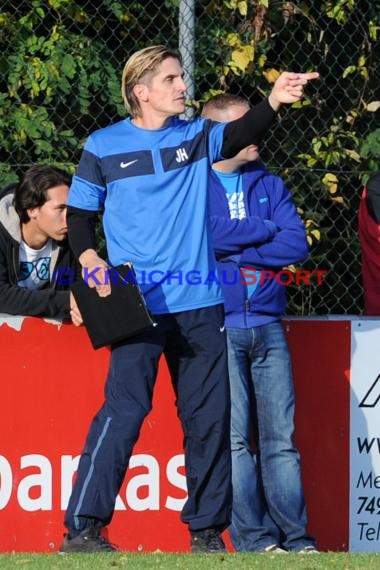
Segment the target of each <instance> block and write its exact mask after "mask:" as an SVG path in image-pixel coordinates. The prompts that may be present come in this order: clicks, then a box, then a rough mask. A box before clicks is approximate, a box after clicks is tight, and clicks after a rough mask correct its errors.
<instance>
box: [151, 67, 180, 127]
mask: <svg viewBox="0 0 380 570" xmlns="http://www.w3.org/2000/svg"><path fill="white" fill-rule="evenodd" d="M185 91H186V84H185V82H184V80H183V69H182V66H181V64H180V63H179V61H178V59H175V58H174V57H168V58H166V59H164V61H163V62H162V63H161V64H160V66H159V68H158V70H157V72H156V73H155V74H154V75H153V76H152V77H151V78H149V79H148V80H147V82H146V84H145V93H144V96H145V98H146V102H148V103H149V107H150V110H151V111H153V112H155V113H158V114H160V115H162V117H163V118H167V117H172V116H174V115H180V114H181V113H183V112H184V111H185Z"/></svg>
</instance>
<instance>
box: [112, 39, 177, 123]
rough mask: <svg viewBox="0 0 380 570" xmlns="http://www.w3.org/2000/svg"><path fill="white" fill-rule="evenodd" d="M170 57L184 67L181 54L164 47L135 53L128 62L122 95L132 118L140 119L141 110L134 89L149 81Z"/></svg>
mask: <svg viewBox="0 0 380 570" xmlns="http://www.w3.org/2000/svg"><path fill="white" fill-rule="evenodd" d="M168 57H174V58H175V59H177V60H178V61H179V63H180V64H181V65H182V57H181V54H180V53H179V52H178V51H177V50H174V49H170V48H168V47H166V46H164V45H157V46H150V47H147V48H144V49H141V50H139V51H137V52H135V53H134V54H133V55H131V57H130V58H129V59H128V60H127V62H126V64H125V66H124V69H123V74H122V78H121V94H122V96H123V101H124V105H125V107H126V109H127V111H129V113H130V114H131V116H132V117H139V116H140V114H141V108H140V103H139V100H138V98H137V97H136V95H135V94H134V92H133V88H134V87H135V85H137V84H138V83H143V82H144V81H148V80H149V79H150V78H151V77H152V76H153V75H154V73H155V71H157V68H158V66H159V65H161V63H162V62H163V61H164V60H165V59H167V58H168Z"/></svg>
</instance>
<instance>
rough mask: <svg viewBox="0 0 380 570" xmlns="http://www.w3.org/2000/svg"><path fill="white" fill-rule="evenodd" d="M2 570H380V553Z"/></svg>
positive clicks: (46, 558)
mask: <svg viewBox="0 0 380 570" xmlns="http://www.w3.org/2000/svg"><path fill="white" fill-rule="evenodd" d="M0 568H1V570H2V569H3V568H4V569H8V568H9V569H12V570H15V569H16V568H19V569H20V570H21V569H23V568H25V569H28V570H29V569H33V570H34V569H38V570H60V569H62V570H65V569H70V570H102V569H110V570H117V569H118V568H131V569H132V568H133V570H147V569H149V570H151V569H153V570H155V569H157V570H219V569H220V570H264V569H265V570H327V569H329V570H330V569H332V570H362V569H363V570H364V569H365V570H379V568H380V553H376V554H348V553H342V552H339V553H337V552H334V553H321V554H308V555H300V554H286V555H284V554H254V553H249V554H248V553H239V554H226V555H217V554H215V555H214V554H163V553H157V554H156V553H154V554H145V553H144V554H136V553H120V554H66V555H64V556H59V555H57V554H0Z"/></svg>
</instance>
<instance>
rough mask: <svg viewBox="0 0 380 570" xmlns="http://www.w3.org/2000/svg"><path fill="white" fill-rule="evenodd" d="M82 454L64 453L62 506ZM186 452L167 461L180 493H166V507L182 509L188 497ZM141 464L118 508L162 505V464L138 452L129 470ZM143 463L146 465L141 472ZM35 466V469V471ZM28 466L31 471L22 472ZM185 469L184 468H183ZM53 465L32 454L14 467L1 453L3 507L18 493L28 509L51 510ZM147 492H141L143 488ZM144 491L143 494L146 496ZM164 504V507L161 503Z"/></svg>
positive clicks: (169, 479) (168, 472)
mask: <svg viewBox="0 0 380 570" xmlns="http://www.w3.org/2000/svg"><path fill="white" fill-rule="evenodd" d="M78 463H79V456H75V457H74V456H72V455H62V456H61V473H60V483H61V485H60V488H61V497H60V506H61V509H62V510H66V507H67V503H68V500H69V497H70V494H71V489H72V481H73V476H74V474H75V472H76V470H77V467H78ZM184 463H185V461H184V455H183V454H180V455H174V456H173V457H171V458H170V459H169V461H168V463H167V465H166V470H165V475H166V478H167V482H168V483H170V485H172V486H173V487H175V488H177V489H179V490H180V491H181V493H179V497H175V496H174V497H173V496H170V495H168V496H166V498H165V502H164V503H163V507H164V508H166V509H168V510H171V511H181V510H182V507H183V505H184V503H185V502H186V499H187V487H186V478H185V475H184V474H183V467H184ZM137 467H138V468H140V472H139V473H138V474H136V475H133V474H132V476H130V478H129V480H128V483H127V485H126V487H125V496H120V495H118V497H117V500H116V506H115V509H116V510H126V509H127V507H128V508H130V509H132V510H134V511H148V510H150V511H158V510H160V505H161V490H160V478H161V469H163V466H162V464H160V463H159V461H158V460H157V459H156V457H154V456H153V455H148V454H143V453H141V454H136V455H133V456H132V457H131V459H130V462H129V467H128V471H129V473H131V471H133V469H134V468H137ZM141 467H143V468H144V469H145V471H144V473H141ZM31 468H32V469H33V473H31V472H30V471H31ZM25 469H27V470H28V473H27V474H24V475H23V473H22V471H23V470H25ZM181 471H182V472H181ZM53 476H54V477H56V474H55V473H53V466H52V463H51V461H50V460H49V458H48V457H46V456H45V455H40V454H37V453H35V454H30V455H23V456H22V457H21V458H20V468H18V466H17V468H13V469H12V465H11V463H10V462H9V461H8V459H7V458H6V457H4V456H3V455H0V510H2V509H5V508H6V507H7V506H8V505H9V503H10V502H11V501H13V498H14V494H16V497H17V502H18V504H19V506H20V507H21V509H23V510H25V511H39V510H41V511H50V510H52V509H53ZM142 488H143V489H144V493H141V492H140V491H141V489H142ZM142 495H143V496H142ZM161 508H162V507H161Z"/></svg>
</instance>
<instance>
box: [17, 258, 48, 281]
mask: <svg viewBox="0 0 380 570" xmlns="http://www.w3.org/2000/svg"><path fill="white" fill-rule="evenodd" d="M50 259H51V258H50V257H40V259H36V260H35V261H20V277H19V280H20V281H24V280H25V279H28V277H29V276H30V275H31V274H32V272H33V270H34V269H35V270H36V274H37V277H38V279H41V280H42V281H47V280H48V279H49V277H50Z"/></svg>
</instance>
